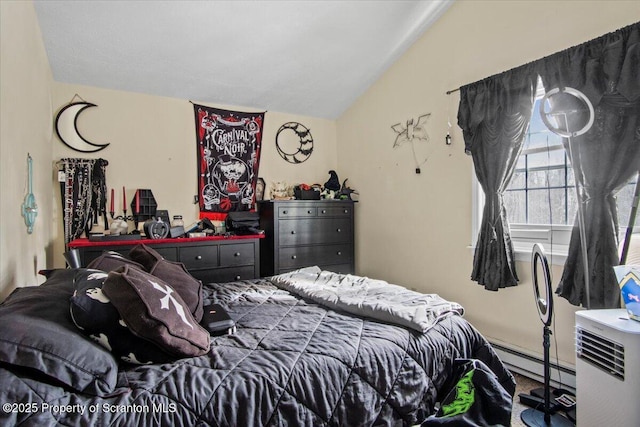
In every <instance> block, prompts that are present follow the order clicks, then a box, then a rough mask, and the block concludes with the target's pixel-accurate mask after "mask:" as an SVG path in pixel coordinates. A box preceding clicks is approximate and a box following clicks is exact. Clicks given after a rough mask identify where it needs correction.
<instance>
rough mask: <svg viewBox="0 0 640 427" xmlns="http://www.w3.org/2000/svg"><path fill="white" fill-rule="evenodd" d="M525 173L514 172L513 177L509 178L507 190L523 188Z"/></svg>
mask: <svg viewBox="0 0 640 427" xmlns="http://www.w3.org/2000/svg"><path fill="white" fill-rule="evenodd" d="M524 180H525V173H524V172H515V173H514V174H513V177H512V178H511V182H510V183H509V188H513V189H516V188H524V184H525V181H524Z"/></svg>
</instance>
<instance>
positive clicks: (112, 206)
mask: <svg viewBox="0 0 640 427" xmlns="http://www.w3.org/2000/svg"><path fill="white" fill-rule="evenodd" d="M113 198H114V190H113V188H112V189H111V210H110V211H109V212H115V209H114V205H113V203H114V200H113ZM111 216H113V213H112V214H111Z"/></svg>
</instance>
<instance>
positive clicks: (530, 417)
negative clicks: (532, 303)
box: [520, 243, 574, 427]
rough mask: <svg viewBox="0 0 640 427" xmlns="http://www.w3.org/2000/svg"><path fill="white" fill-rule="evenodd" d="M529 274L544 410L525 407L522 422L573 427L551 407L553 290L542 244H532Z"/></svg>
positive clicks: (521, 416)
mask: <svg viewBox="0 0 640 427" xmlns="http://www.w3.org/2000/svg"><path fill="white" fill-rule="evenodd" d="M538 266H539V267H540V269H541V270H542V278H543V279H544V298H542V297H541V296H540V287H539V285H538ZM531 276H532V280H533V294H534V298H535V299H536V308H537V309H538V316H540V320H541V321H542V323H543V325H544V328H543V333H542V335H543V340H542V343H543V346H544V411H540V410H539V409H533V408H529V409H525V410H524V411H522V413H521V414H520V418H521V419H522V422H523V423H525V424H526V425H527V426H529V427H532V426H554V427H555V426H560V427H562V426H569V427H573V425H574V424H573V423H572V422H571V421H570V420H569V419H567V418H565V417H563V416H561V415H557V414H555V413H554V412H555V410H554V409H552V408H551V389H550V386H549V381H550V380H549V379H550V376H551V370H550V368H549V347H550V346H551V341H550V338H549V337H550V336H551V329H550V328H549V326H550V325H551V320H552V318H553V291H552V289H551V274H550V272H549V262H548V261H547V256H546V255H545V253H544V248H543V247H542V245H539V244H537V243H536V244H535V245H533V252H532V254H531Z"/></svg>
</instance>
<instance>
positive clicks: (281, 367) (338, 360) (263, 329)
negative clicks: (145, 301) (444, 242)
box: [0, 279, 514, 426]
mask: <svg viewBox="0 0 640 427" xmlns="http://www.w3.org/2000/svg"><path fill="white" fill-rule="evenodd" d="M204 293H205V304H206V303H212V302H218V303H221V304H222V305H224V306H226V307H227V308H228V312H229V314H230V315H231V317H232V318H233V319H235V320H236V321H237V332H236V333H235V334H234V335H224V336H219V337H214V338H212V345H211V350H210V352H209V353H208V354H206V355H204V356H201V357H196V358H188V359H181V360H178V361H175V362H173V363H167V364H153V365H147V366H133V365H125V364H122V365H121V366H120V369H119V371H118V373H117V386H116V388H115V390H114V391H113V393H110V394H109V395H107V396H103V397H97V396H92V395H89V394H82V393H78V392H75V391H72V390H70V389H69V387H66V386H64V385H62V384H59V383H57V382H56V381H54V380H53V379H52V380H51V381H46V382H45V381H43V379H42V378H41V377H38V376H35V375H33V374H32V373H30V372H29V371H25V370H18V369H13V368H12V367H11V366H8V365H4V366H2V367H0V387H1V390H0V401H1V403H3V404H6V403H12V404H13V405H14V406H13V408H10V407H9V409H12V410H10V411H6V410H3V411H0V424H3V425H7V424H9V425H11V424H21V425H38V426H44V425H55V424H62V425H69V426H71V425H74V426H75V425H92V426H97V425H114V426H115V425H118V426H120V425H135V426H157V425H166V426H199V425H201V426H204V425H211V426H252V425H309V426H317V425H335V426H348V425H353V426H364V425H413V424H417V423H420V422H422V421H423V420H424V419H425V418H426V417H428V416H429V415H430V414H432V413H433V412H434V405H435V403H436V401H437V399H438V395H439V394H440V397H442V394H443V393H444V392H446V390H442V388H443V385H444V384H445V383H447V380H448V376H449V374H450V372H451V371H452V364H453V360H454V359H455V358H459V357H462V358H475V359H479V360H482V361H483V362H484V363H485V364H486V365H487V366H488V367H489V368H490V369H491V370H492V371H493V372H494V373H495V374H496V376H497V379H498V381H499V382H501V383H502V384H503V385H504V387H505V388H506V389H507V390H509V392H510V393H513V386H514V383H513V377H512V376H511V375H510V374H509V372H508V371H506V369H505V368H504V367H503V365H502V364H501V362H500V361H499V359H498V358H497V356H496V355H495V353H494V352H493V350H492V349H491V347H490V345H489V344H488V343H487V341H486V340H485V339H484V338H483V337H482V336H481V335H480V333H478V331H477V330H476V329H474V328H473V326H471V325H470V324H469V323H467V322H466V321H465V320H464V319H463V318H462V317H460V316H457V315H454V316H451V317H448V318H446V319H444V320H442V321H440V322H439V323H438V324H437V325H436V326H435V327H433V328H432V329H431V330H429V331H428V332H427V333H426V334H421V333H419V332H416V331H413V330H409V329H406V328H403V327H398V326H392V325H388V324H383V323H380V322H377V321H373V320H367V319H364V318H360V317H356V316H353V315H349V314H346V313H341V312H336V311H332V310H329V309H327V308H324V307H322V306H320V305H318V304H315V303H312V302H309V301H306V300H304V299H301V298H299V297H296V296H294V295H292V294H290V293H288V292H286V291H284V290H280V289H278V288H276V287H275V286H274V285H272V284H271V283H270V282H269V281H268V280H263V279H261V280H255V281H249V282H247V281H245V282H232V283H226V284H210V285H206V286H205V288H204ZM70 351H72V349H70ZM18 403H22V404H23V405H22V406H21V407H20V408H18ZM26 405H29V406H26ZM6 408H7V407H3V409H6ZM17 409H21V410H17ZM5 423H6V424H5Z"/></svg>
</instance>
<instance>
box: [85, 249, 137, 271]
mask: <svg viewBox="0 0 640 427" xmlns="http://www.w3.org/2000/svg"><path fill="white" fill-rule="evenodd" d="M123 265H131V266H134V267H136V268H139V269H141V270H144V267H143V266H142V265H140V264H139V263H137V262H135V261H131V260H130V259H127V258H125V257H124V256H122V255H121V254H119V253H118V252H114V251H106V252H103V253H102V255H100V256H99V257H98V258H96V259H94V260H93V261H91V262H90V263H89V265H87V268H90V269H93V270H102V271H106V272H107V273H108V272H110V271H113V270H116V269H118V268H120V267H122V266H123Z"/></svg>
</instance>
